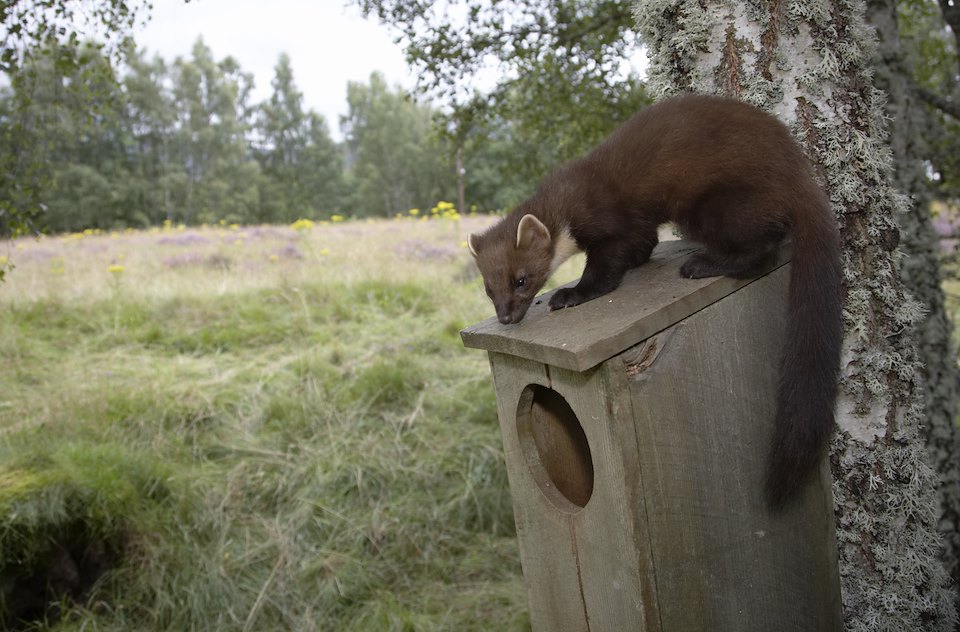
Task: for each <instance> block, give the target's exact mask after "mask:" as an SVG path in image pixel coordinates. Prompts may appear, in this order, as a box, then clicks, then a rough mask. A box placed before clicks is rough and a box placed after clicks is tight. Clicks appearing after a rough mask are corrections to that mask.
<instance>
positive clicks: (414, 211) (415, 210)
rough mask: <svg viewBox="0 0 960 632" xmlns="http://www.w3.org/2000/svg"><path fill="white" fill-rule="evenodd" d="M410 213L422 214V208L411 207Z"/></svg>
mask: <svg viewBox="0 0 960 632" xmlns="http://www.w3.org/2000/svg"><path fill="white" fill-rule="evenodd" d="M410 214H411V215H414V216H416V215H419V214H420V209H418V208H412V209H410Z"/></svg>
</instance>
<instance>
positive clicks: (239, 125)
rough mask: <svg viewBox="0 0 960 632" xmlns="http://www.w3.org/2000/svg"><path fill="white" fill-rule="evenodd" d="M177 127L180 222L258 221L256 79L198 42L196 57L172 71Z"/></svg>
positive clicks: (175, 145) (180, 61) (175, 156)
mask: <svg viewBox="0 0 960 632" xmlns="http://www.w3.org/2000/svg"><path fill="white" fill-rule="evenodd" d="M171 74H172V85H173V102H174V106H175V108H176V112H177V120H178V124H177V128H176V130H175V132H174V136H173V141H172V144H171V148H172V158H173V164H174V165H175V169H176V171H174V172H173V175H172V177H171V182H172V183H173V184H174V188H175V191H174V195H173V204H174V208H175V209H176V210H175V212H176V215H177V216H176V217H171V218H169V219H174V220H177V221H183V222H197V221H207V222H213V221H217V220H218V219H229V220H230V221H242V220H243V219H244V218H248V217H256V216H257V213H258V211H259V206H260V193H259V188H258V186H257V185H258V182H259V176H260V168H259V165H258V164H257V163H256V162H255V161H253V160H252V159H251V158H250V156H249V153H248V148H247V133H248V131H249V129H250V127H251V122H250V118H251V114H252V107H251V105H250V103H249V98H250V90H251V89H252V86H253V78H252V77H251V76H250V75H249V74H247V73H244V72H243V71H242V70H241V68H240V66H239V65H238V64H237V62H236V60H234V59H233V58H232V57H226V58H225V59H223V60H222V61H220V62H217V61H215V60H214V58H213V52H212V51H211V50H210V49H209V48H208V47H207V46H206V44H204V43H203V41H202V39H201V40H197V42H196V44H194V46H193V52H192V59H190V60H189V61H188V60H184V59H181V58H177V59H176V60H175V61H174V63H173V67H172V73H171Z"/></svg>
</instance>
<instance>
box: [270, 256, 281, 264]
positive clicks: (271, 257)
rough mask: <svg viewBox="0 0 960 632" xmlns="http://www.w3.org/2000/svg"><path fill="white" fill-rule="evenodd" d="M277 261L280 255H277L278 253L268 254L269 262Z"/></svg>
mask: <svg viewBox="0 0 960 632" xmlns="http://www.w3.org/2000/svg"><path fill="white" fill-rule="evenodd" d="M278 261H280V256H279V255H270V262H271V263H276V262H278Z"/></svg>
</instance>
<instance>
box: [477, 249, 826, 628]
mask: <svg viewBox="0 0 960 632" xmlns="http://www.w3.org/2000/svg"><path fill="white" fill-rule="evenodd" d="M673 252H676V251H673ZM680 254H683V253H682V252H681V253H680ZM668 265H669V266H670V267H672V268H673V272H674V273H675V272H676V269H677V268H679V262H677V261H672V262H671V263H669V264H668ZM648 276H649V275H648ZM788 276H789V267H788V266H787V267H780V268H778V269H776V270H775V271H774V272H772V273H771V274H768V275H766V276H764V277H762V278H760V279H758V280H756V281H755V282H753V283H751V284H750V285H749V286H748V287H745V288H744V289H742V290H741V291H739V292H736V293H735V294H733V295H727V296H726V297H725V298H723V299H722V300H719V301H712V302H709V303H708V304H707V306H705V307H703V306H701V307H699V308H697V309H694V310H692V311H691V313H690V314H689V315H687V316H686V317H683V318H678V319H676V320H674V321H673V322H669V323H667V324H666V325H663V326H658V327H657V328H656V329H655V331H651V332H650V333H649V334H647V336H646V337H645V338H643V339H641V340H637V341H635V343H634V344H632V345H627V346H625V347H623V348H621V349H618V350H616V351H615V352H614V353H613V356H612V357H611V356H608V358H609V359H607V360H606V361H605V362H604V361H602V360H601V361H600V362H602V363H601V364H599V365H596V363H595V364H594V365H592V366H593V368H589V369H587V370H584V371H576V370H570V369H568V368H561V367H559V366H557V365H552V366H551V364H550V363H544V362H543V361H538V360H537V359H530V358H526V357H518V356H517V355H510V354H505V353H501V352H500V351H499V350H498V349H494V350H492V352H491V353H490V359H491V369H492V372H493V377H494V385H495V388H496V391H497V406H498V414H499V418H500V424H501V433H502V436H503V442H504V454H505V457H506V463H507V471H508V477H509V481H510V488H511V494H512V497H513V503H514V513H515V518H516V524H517V534H518V539H519V542H520V551H521V561H522V565H523V570H524V576H525V579H526V584H527V590H528V594H529V604H530V617H531V622H532V625H533V628H534V630H537V631H546V632H567V631H574V630H576V631H580V630H584V631H586V630H590V631H592V632H597V631H606V630H638V631H657V632H687V631H689V632H694V631H697V632H699V631H701V630H736V631H745V632H750V631H752V630H757V631H764V632H766V631H769V630H778V631H784V632H793V631H796V632H800V631H806V630H840V629H842V613H841V607H840V592H839V577H838V571H837V562H836V542H835V535H834V527H833V506H832V499H831V494H830V485H829V471H828V469H827V467H826V463H824V464H823V467H822V469H821V476H820V478H819V479H818V480H815V481H812V482H811V484H810V485H809V486H808V488H807V489H806V490H805V491H804V494H803V496H802V498H801V499H800V501H799V502H798V503H796V504H795V505H793V506H791V507H790V508H789V509H788V511H786V512H784V513H781V514H777V515H772V514H770V513H769V511H768V510H767V508H766V506H765V504H764V499H763V486H762V476H763V470H764V463H765V459H766V456H767V450H768V447H769V441H770V435H771V432H772V424H773V407H774V393H775V385H776V380H777V373H778V366H779V358H780V344H781V341H782V334H783V314H782V310H783V309H784V301H785V295H786V288H787V279H788ZM646 282H647V279H643V280H642V281H640V283H646ZM634 283H637V282H634ZM663 283H664V284H673V285H675V286H680V285H685V284H687V283H690V282H688V281H685V280H683V279H680V278H679V277H678V276H676V274H671V279H670V281H669V283H668V282H667V281H663ZM694 283H696V282H694ZM631 285H633V284H631ZM627 287H628V288H629V287H630V286H627ZM697 292H698V290H693V291H692V292H689V293H684V291H683V290H674V291H673V295H676V296H677V297H678V298H677V300H679V301H682V302H684V301H685V302H688V303H689V299H687V298H686V297H687V296H689V295H690V294H696V293H697ZM667 294H669V290H668V291H667ZM728 294H729V293H728ZM601 300H602V299H601ZM661 308H662V309H667V310H669V309H670V307H669V305H661ZM621 309H622V307H621ZM684 309H689V305H688V306H687V307H686V308H684ZM569 311H570V312H571V313H573V312H574V311H575V310H569ZM611 311H620V309H617V310H611ZM533 322H537V321H536V320H535V321H533ZM556 326H558V327H559V325H556ZM504 329H507V328H504ZM510 329H513V328H510ZM581 338H582V336H581ZM486 340H487V341H489V340H490V339H489V338H488V339H486ZM588 342H589V341H585V343H588ZM585 347H589V344H585ZM603 353H606V351H604V352H603ZM588 357H589V356H588ZM529 385H540V386H542V387H545V388H549V389H552V390H553V391H555V392H556V394H558V395H559V396H561V397H562V398H563V399H564V400H565V401H566V403H567V404H569V406H570V410H571V411H572V415H573V416H574V417H575V422H577V423H579V425H580V426H581V427H582V430H583V437H584V438H585V441H586V443H587V446H586V449H588V450H589V454H590V457H589V465H586V466H585V465H584V462H583V459H581V458H580V457H577V458H576V459H574V460H573V462H570V459H568V458H567V457H565V456H560V457H558V456H557V455H549V454H548V455H542V454H538V450H551V449H556V450H558V451H560V453H561V455H564V454H576V453H577V452H578V451H579V449H580V448H578V447H571V446H570V445H569V444H570V442H571V441H572V442H574V443H575V442H576V441H577V439H576V438H575V437H574V438H573V439H570V438H567V437H566V435H565V434H564V433H565V432H566V431H565V430H563V427H564V426H565V424H567V423H568V422H569V421H570V420H569V419H566V420H561V421H562V422H563V423H561V424H558V425H557V426H556V427H558V428H561V429H560V430H559V431H558V432H560V433H561V435H564V436H562V437H561V438H560V439H558V440H554V439H551V438H550V437H549V435H550V433H551V432H553V430H550V428H549V427H548V428H546V429H543V430H542V433H544V436H546V438H545V439H544V438H542V437H541V439H540V441H541V446H540V447H539V448H538V447H537V446H535V445H534V443H536V442H535V441H531V439H530V436H531V435H532V434H533V433H532V431H531V430H530V427H529V426H530V424H531V423H540V424H545V425H546V426H550V424H551V421H550V419H549V418H550V415H557V414H559V415H564V414H565V413H563V412H560V413H557V412H556V411H557V410H558V408H557V407H556V406H553V405H552V404H550V402H549V401H547V402H545V403H546V405H545V406H542V407H541V408H542V409H538V408H537V403H536V402H534V401H533V399H534V398H533V397H532V396H531V392H532V391H531V389H530V388H529ZM551 411H552V412H551ZM570 436H573V435H570ZM551 446H553V447H551ZM586 468H589V470H590V471H589V472H586V471H585V469H586ZM548 470H551V471H553V472H554V476H556V477H559V478H560V479H562V480H561V481H560V485H561V486H562V487H564V488H566V489H567V493H561V492H560V491H559V490H558V489H556V488H555V487H556V485H555V484H554V483H553V482H552V479H551V476H550V473H549V472H548ZM558 471H559V472H560V473H559V474H557V472H558ZM570 490H572V491H570ZM571 496H572V497H573V500H571ZM585 499H586V500H585ZM584 500H585V502H584Z"/></svg>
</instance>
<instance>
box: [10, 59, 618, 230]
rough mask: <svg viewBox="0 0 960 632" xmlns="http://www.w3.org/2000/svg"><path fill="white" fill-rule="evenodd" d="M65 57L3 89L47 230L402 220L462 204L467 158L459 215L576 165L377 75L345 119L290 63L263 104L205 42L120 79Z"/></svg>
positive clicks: (126, 69)
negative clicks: (446, 118) (449, 129)
mask: <svg viewBox="0 0 960 632" xmlns="http://www.w3.org/2000/svg"><path fill="white" fill-rule="evenodd" d="M63 52H64V51H63V50H62V49H58V48H44V49H42V50H38V51H36V52H35V53H34V54H32V55H30V56H29V57H28V59H27V60H26V63H24V64H23V65H22V67H21V68H20V69H19V70H18V71H17V73H16V75H15V76H13V77H8V78H9V79H10V81H9V82H8V84H7V85H6V86H5V87H3V88H2V89H0V124H2V133H3V141H4V142H3V143H2V146H0V167H2V170H3V173H4V177H6V178H7V179H8V182H7V183H6V184H7V185H8V186H6V187H5V188H6V189H7V191H8V192H9V193H10V196H11V200H10V201H11V202H12V204H13V205H14V207H17V206H19V207H21V208H22V212H23V213H24V215H27V216H32V217H33V218H34V220H33V222H32V224H33V225H32V229H33V230H43V231H46V232H65V231H76V230H82V229H87V228H101V229H114V228H124V227H144V226H150V225H157V224H160V223H163V222H165V221H169V222H175V223H185V224H201V223H216V222H220V221H226V222H230V223H234V222H236V223H268V222H269V223H276V222H290V221H293V220H295V219H298V218H310V219H323V218H327V217H330V216H332V215H335V214H336V215H343V216H347V217H389V216H393V215H394V214H396V213H406V212H408V211H409V210H410V209H412V208H430V207H432V206H434V205H435V204H436V203H437V202H438V201H440V200H447V201H452V202H456V201H457V198H458V193H457V192H458V182H457V166H456V162H455V156H456V154H457V151H458V149H459V150H460V156H461V160H462V174H463V185H464V189H465V194H466V197H465V201H466V206H467V207H468V209H460V210H461V211H464V210H470V209H473V210H481V211H491V210H497V209H503V208H506V207H508V206H510V205H511V204H514V203H516V202H517V201H518V200H519V199H521V197H522V196H523V195H525V194H527V193H529V192H530V191H531V190H532V188H533V187H534V186H535V184H536V179H537V178H538V177H539V176H540V175H541V174H542V173H543V172H544V171H545V170H546V169H547V168H549V167H550V166H551V165H552V164H554V163H556V162H557V161H559V160H560V159H562V158H566V157H569V156H561V155H555V154H554V153H553V152H551V151H550V150H549V148H548V147H547V146H544V145H538V146H532V145H531V144H530V143H529V142H523V141H522V140H515V139H514V134H512V131H511V124H510V122H509V121H503V120H495V121H493V122H490V121H487V123H485V125H484V126H483V127H479V126H478V127H477V128H476V129H473V130H471V133H470V134H469V135H461V136H460V138H461V139H462V140H461V141H459V144H460V145H461V146H459V147H458V146H456V144H457V143H454V141H453V140H452V136H453V135H451V134H445V133H444V126H443V124H442V122H438V118H437V116H436V115H437V112H436V111H435V110H434V109H433V108H431V106H429V105H427V104H424V103H421V102H418V101H417V100H416V99H415V98H413V97H411V96H409V95H407V94H405V93H404V92H403V91H402V90H401V89H400V88H397V87H391V86H389V85H387V83H386V81H385V80H384V78H383V77H382V76H381V75H379V74H376V73H375V74H373V75H371V77H370V79H369V82H368V83H352V82H351V83H349V84H348V86H347V101H348V107H349V110H348V114H347V116H346V117H345V118H344V119H343V120H342V121H335V122H331V121H327V120H325V119H324V117H323V116H321V115H319V114H317V113H316V112H314V111H311V110H308V109H305V107H304V103H303V95H302V94H301V93H300V92H299V90H298V89H297V84H296V79H295V77H294V76H293V71H292V69H291V63H290V59H289V57H288V56H286V55H281V56H280V58H279V59H278V61H277V63H276V66H275V70H274V77H273V80H272V82H271V86H272V94H271V96H270V97H269V99H267V100H266V101H264V102H262V103H252V102H251V97H250V95H251V88H252V82H253V78H252V75H250V74H249V73H246V72H244V70H243V69H242V68H241V67H240V66H239V65H238V63H237V62H236V60H234V59H233V58H232V57H229V56H228V57H225V58H223V59H219V60H218V59H216V58H215V56H214V53H213V51H211V50H210V48H209V47H208V46H207V45H206V44H204V42H203V41H202V40H198V41H197V42H196V44H195V45H194V47H193V50H192V52H191V54H190V55H189V57H186V58H181V57H178V58H177V59H175V60H174V61H172V62H169V61H167V60H164V59H161V58H160V57H157V56H154V57H152V58H147V57H146V56H145V55H143V53H142V52H139V51H137V50H130V51H129V52H128V53H127V55H126V63H125V64H124V66H123V67H121V68H115V67H114V65H113V64H112V63H111V62H110V60H109V58H107V57H106V56H104V55H103V54H102V53H101V51H100V48H99V47H97V46H95V45H91V44H87V45H83V44H78V45H76V48H74V49H72V50H70V51H69V57H70V59H79V63H71V64H60V63H59V61H58V59H59V57H60V56H61V55H63ZM617 123H618V121H610V127H613V126H614V125H616V124H617ZM331 124H335V125H339V126H340V129H341V131H342V132H343V136H344V141H343V142H341V143H337V142H335V141H334V140H333V139H332V137H331V134H330V125H331ZM33 207H36V208H39V209H42V211H41V212H35V209H34V208H33ZM2 229H3V226H0V232H3V231H2Z"/></svg>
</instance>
